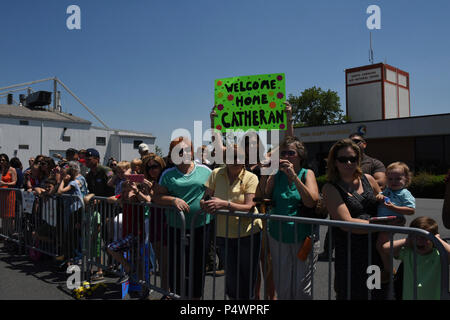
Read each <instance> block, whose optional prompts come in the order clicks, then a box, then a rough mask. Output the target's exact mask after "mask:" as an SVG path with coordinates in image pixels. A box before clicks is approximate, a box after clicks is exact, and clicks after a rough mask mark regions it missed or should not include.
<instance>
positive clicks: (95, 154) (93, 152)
mask: <svg viewBox="0 0 450 320" xmlns="http://www.w3.org/2000/svg"><path fill="white" fill-rule="evenodd" d="M86 156H87V157H94V158H99V159H100V153H98V151H97V150H95V149H93V148H89V149H87V150H86Z"/></svg>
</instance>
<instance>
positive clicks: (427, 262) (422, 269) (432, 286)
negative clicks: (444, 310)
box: [398, 247, 441, 300]
mask: <svg viewBox="0 0 450 320" xmlns="http://www.w3.org/2000/svg"><path fill="white" fill-rule="evenodd" d="M416 256H417V257H416V259H417V299H418V300H440V298H441V258H440V256H439V251H438V250H437V249H435V248H433V251H431V252H430V253H429V254H427V255H420V254H417V255H416ZM398 259H400V260H402V261H403V300H412V299H414V251H413V249H411V248H408V247H403V248H402V249H401V250H400V253H399V256H398Z"/></svg>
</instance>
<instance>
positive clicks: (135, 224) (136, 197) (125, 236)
mask: <svg viewBox="0 0 450 320" xmlns="http://www.w3.org/2000/svg"><path fill="white" fill-rule="evenodd" d="M149 198H150V196H149V195H148V192H146V191H144V192H143V191H141V188H138V185H136V183H134V182H129V181H126V182H124V183H123V185H122V192H121V194H120V195H117V196H115V197H110V198H108V201H109V202H110V203H111V202H115V201H119V203H120V204H121V205H122V209H123V214H122V239H120V240H117V241H113V242H112V243H110V244H109V245H108V246H107V252H108V253H109V254H110V255H111V256H112V257H113V258H114V259H115V260H116V261H118V262H119V263H120V264H121V265H122V266H123V268H124V271H125V273H124V274H122V276H121V277H120V279H119V280H118V282H120V283H123V282H126V281H127V280H128V277H129V275H130V274H131V272H132V266H131V265H130V264H129V263H128V261H127V260H126V259H125V258H124V256H123V254H124V252H130V251H131V254H133V253H135V254H136V251H137V250H138V249H139V245H140V244H143V241H144V238H143V236H144V210H143V206H139V205H137V203H138V202H149ZM132 260H134V263H135V266H136V265H137V266H141V263H139V261H136V260H135V259H134V257H133V258H132ZM142 271H143V270H139V276H140V275H141V274H142Z"/></svg>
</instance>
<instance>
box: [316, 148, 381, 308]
mask: <svg viewBox="0 0 450 320" xmlns="http://www.w3.org/2000/svg"><path fill="white" fill-rule="evenodd" d="M360 163H361V152H360V149H359V147H358V146H357V145H356V144H355V143H353V142H352V141H351V140H350V139H342V140H340V141H338V142H336V143H335V144H334V145H333V147H332V148H331V150H330V152H329V154H328V171H327V177H328V183H327V184H326V185H325V186H324V187H323V196H324V200H325V203H326V206H327V208H328V212H329V214H330V217H331V219H332V220H341V221H346V222H356V223H369V221H368V219H369V218H370V217H373V216H376V214H377V200H376V196H377V195H378V193H380V192H381V189H380V187H379V186H378V184H377V182H376V181H375V179H374V178H373V177H372V176H370V175H368V174H363V173H362V171H361V168H360ZM333 232H334V235H335V240H336V260H335V277H336V279H335V281H336V282H335V290H336V299H337V300H344V299H352V300H357V299H358V300H360V299H362V300H365V299H368V297H369V289H368V288H367V279H368V277H369V276H370V275H369V274H367V267H368V266H369V263H368V262H369V238H371V239H370V240H371V242H370V244H371V253H372V255H371V258H372V259H371V265H378V266H381V259H380V256H379V255H378V252H377V250H376V248H375V244H376V233H372V234H371V236H369V235H368V232H367V230H363V229H352V230H350V229H343V228H333ZM349 232H350V241H351V244H350V254H351V256H350V266H348V261H347V260H348V253H349V252H348V243H347V241H348V233H349ZM349 267H350V268H351V269H350V281H351V282H350V290H349V292H348V290H347V285H348V278H347V277H348V271H349ZM383 295H384V293H383V290H371V297H372V298H373V299H378V298H383Z"/></svg>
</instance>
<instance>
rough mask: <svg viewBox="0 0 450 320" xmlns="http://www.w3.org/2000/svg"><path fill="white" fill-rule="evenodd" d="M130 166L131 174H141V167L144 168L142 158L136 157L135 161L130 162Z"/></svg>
mask: <svg viewBox="0 0 450 320" xmlns="http://www.w3.org/2000/svg"><path fill="white" fill-rule="evenodd" d="M130 168H131V172H130V173H131V174H140V173H142V172H141V168H142V160H141V159H139V158H136V159H134V160H133V161H131V164H130Z"/></svg>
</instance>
